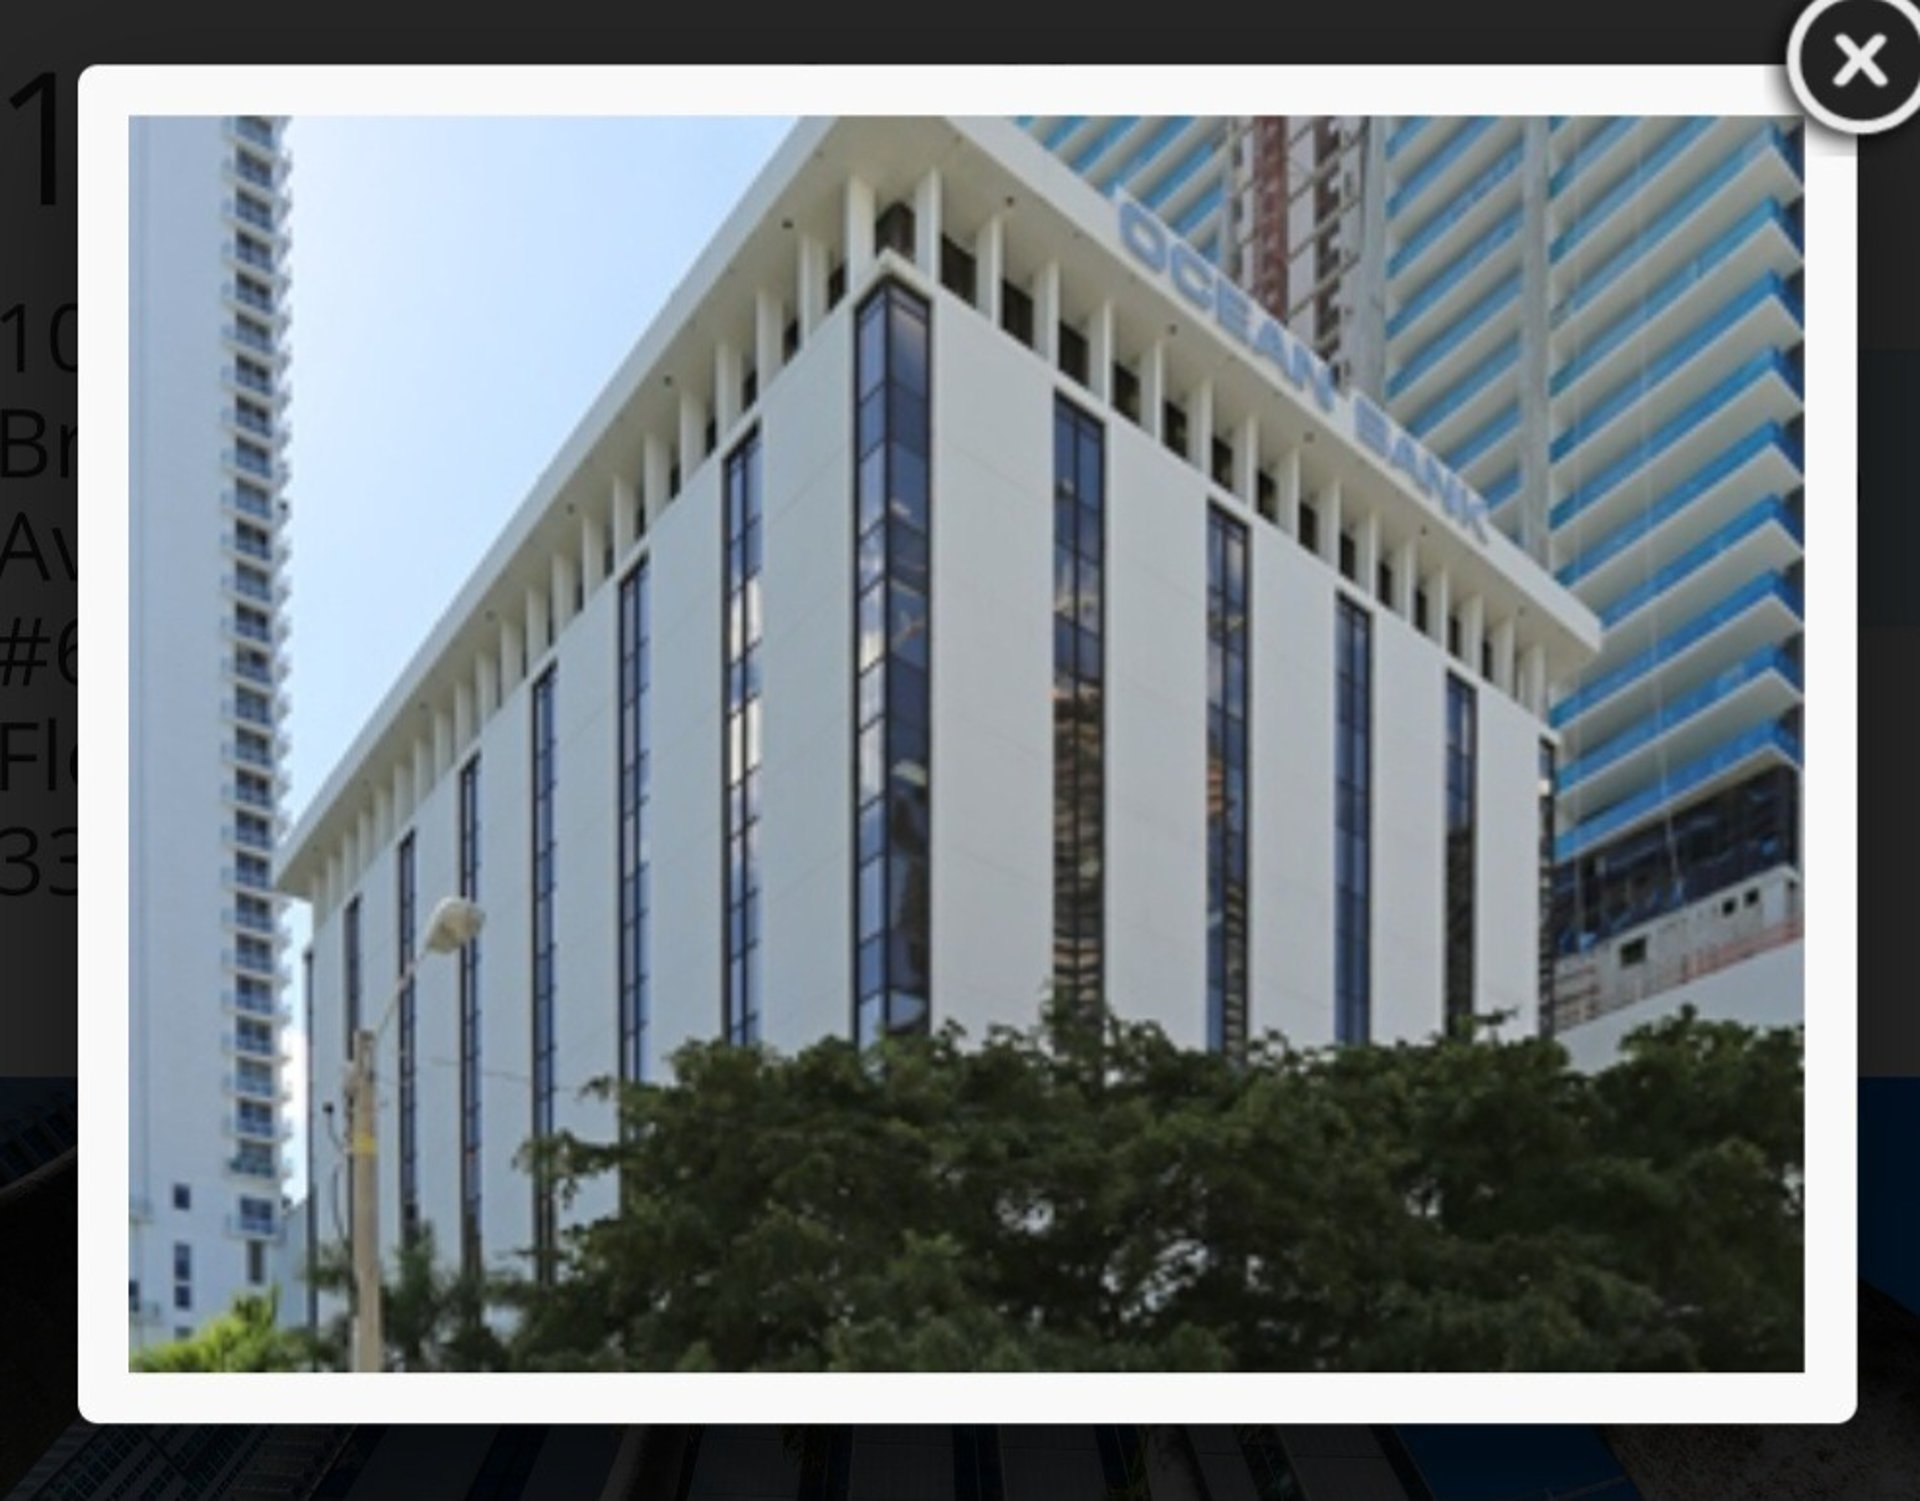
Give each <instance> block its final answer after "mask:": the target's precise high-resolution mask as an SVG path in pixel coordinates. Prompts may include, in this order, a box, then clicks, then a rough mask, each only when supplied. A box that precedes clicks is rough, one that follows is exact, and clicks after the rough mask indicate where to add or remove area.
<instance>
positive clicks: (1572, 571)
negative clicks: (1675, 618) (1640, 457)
mask: <svg viewBox="0 0 1920 1501" xmlns="http://www.w3.org/2000/svg"><path fill="white" fill-rule="evenodd" d="M1801 465H1802V456H1801V452H1800V445H1799V444H1798V443H1796V442H1795V441H1794V440H1793V438H1792V437H1791V436H1789V434H1788V432H1787V430H1786V427H1785V426H1784V425H1783V424H1781V423H1778V422H1765V423H1762V424H1760V425H1759V426H1758V427H1756V428H1754V429H1753V430H1752V431H1751V432H1749V433H1746V434H1744V435H1742V436H1741V437H1739V438H1737V439H1735V440H1734V442H1733V443H1731V444H1729V445H1728V446H1727V447H1726V448H1725V449H1723V450H1721V451H1720V452H1719V453H1717V454H1715V455H1714V456H1713V457H1712V458H1711V459H1709V460H1708V461H1707V462H1706V463H1705V464H1703V465H1702V466H1701V467H1700V468H1699V469H1698V470H1696V471H1695V472H1694V473H1693V474H1691V475H1689V476H1688V477H1687V478H1686V479H1685V480H1683V481H1682V482H1681V483H1680V484H1678V485H1676V486H1674V488H1673V489H1671V490H1669V491H1667V492H1666V494H1664V495H1662V496H1661V497H1660V498H1659V499H1658V500H1656V501H1654V502H1653V503H1652V504H1651V505H1650V506H1648V507H1647V508H1646V510H1644V511H1642V512H1641V513H1639V514H1638V515H1637V516H1634V517H1633V518H1632V519H1631V520H1629V521H1627V522H1625V523H1623V524H1622V525H1620V526H1619V527H1616V528H1615V529H1614V530H1613V531H1611V532H1608V533H1606V534H1604V535H1602V536H1600V537H1599V538H1597V539H1596V540H1593V541H1591V542H1588V543H1587V544H1586V546H1585V547H1584V548H1582V549H1581V550H1580V551H1578V552H1575V553H1574V554H1573V556H1572V557H1571V558H1569V560H1568V561H1567V562H1566V563H1565V564H1563V565H1562V566H1561V567H1560V569H1559V570H1558V572H1557V573H1556V575H1555V577H1557V578H1558V579H1559V581H1560V582H1561V583H1562V584H1565V585H1567V586H1568V587H1570V588H1573V589H1574V590H1575V592H1577V593H1578V594H1579V595H1580V597H1581V598H1582V599H1583V600H1586V601H1587V602H1588V603H1589V604H1591V603H1592V602H1594V601H1596V600H1606V599H1611V598H1614V597H1616V596H1618V595H1619V594H1620V593H1622V592H1623V591H1624V590H1626V589H1627V588H1629V587H1631V586H1632V584H1633V583H1634V582H1635V581H1636V580H1637V579H1638V578H1639V577H1640V575H1641V573H1642V571H1643V570H1644V567H1645V563H1646V559H1647V558H1648V557H1649V556H1656V557H1669V556H1672V555H1674V554H1676V553H1678V552H1681V551H1684V550H1685V549H1686V548H1689V547H1691V546H1692V545H1693V544H1694V543H1696V542H1698V541H1699V540H1701V539H1702V538H1704V537H1707V536H1709V535H1711V534H1712V533H1713V532H1714V531H1716V530H1717V529H1718V528H1719V527H1721V526H1724V525H1726V524H1727V523H1728V522H1729V521H1731V520H1732V519H1733V518H1734V517H1735V516H1737V515H1738V514H1739V513H1740V512H1741V511H1742V510H1743V509H1745V508H1746V507H1747V506H1748V505H1750V504H1751V503H1752V498H1753V497H1754V496H1763V497H1764V496H1779V495H1786V494H1789V493H1791V492H1792V491H1793V490H1795V489H1797V488H1798V487H1799V484H1800V473H1801ZM1555 540H1556V542H1557V543H1564V542H1565V540H1566V539H1560V538H1556V539H1555Z"/></svg>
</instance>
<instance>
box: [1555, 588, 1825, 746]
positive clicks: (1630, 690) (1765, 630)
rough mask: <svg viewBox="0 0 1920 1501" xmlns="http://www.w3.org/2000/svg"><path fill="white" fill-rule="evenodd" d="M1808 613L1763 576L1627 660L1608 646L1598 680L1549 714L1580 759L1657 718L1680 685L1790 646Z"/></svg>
mask: <svg viewBox="0 0 1920 1501" xmlns="http://www.w3.org/2000/svg"><path fill="white" fill-rule="evenodd" d="M1801 610H1802V606H1801V601H1800V593H1799V591H1798V590H1797V589H1795V588H1794V587H1793V585H1791V584H1790V583H1788V582H1787V580H1786V579H1784V578H1783V577H1781V576H1780V575H1779V574H1776V573H1764V574H1761V575H1760V576H1759V577H1757V578H1753V579H1749V580H1748V581H1747V582H1746V583H1745V584H1743V585H1741V586H1740V587H1739V588H1738V589H1736V590H1734V591H1733V592H1732V593H1731V594H1729V595H1727V596H1726V597H1725V598H1724V599H1722V600H1720V601H1719V602H1718V603H1717V604H1715V605H1713V606H1712V607H1711V608H1710V609H1707V610H1703V611H1702V612H1701V613H1700V614H1698V615H1696V616H1694V617H1693V618H1692V619H1691V620H1688V621H1687V622H1685V623H1684V624H1682V625H1680V626H1678V627H1674V628H1671V629H1669V630H1667V631H1666V632H1664V633H1662V634H1661V635H1659V636H1658V637H1657V638H1655V640H1654V641H1653V643H1652V644H1651V645H1650V646H1646V647H1644V648H1642V649H1640V650H1638V651H1635V652H1633V654H1632V655H1630V656H1628V657H1626V659H1625V660H1624V661H1623V660H1620V659H1619V658H1618V657H1617V656H1616V655H1615V654H1614V652H1613V651H1612V650H1610V648H1611V647H1612V644H1613V643H1612V642H1611V641H1610V640H1609V641H1607V642H1606V643H1605V645H1604V646H1603V650H1602V652H1601V656H1600V658H1599V659H1598V660H1597V662H1596V666H1595V669H1594V670H1593V672H1592V674H1591V675H1590V676H1589V677H1588V678H1587V680H1586V681H1585V682H1584V683H1582V684H1581V686H1580V687H1579V688H1577V689H1576V690H1575V691H1574V692H1572V693H1570V694H1568V695H1567V696H1566V697H1565V698H1563V699H1561V701H1560V702H1559V703H1558V704H1556V705H1554V707H1553V711H1552V713H1551V714H1550V715H1549V720H1550V722H1551V723H1552V725H1553V726H1554V728H1555V729H1557V730H1560V731H1561V733H1562V737H1563V740H1564V742H1565V750H1566V753H1567V754H1568V755H1569V756H1573V757H1578V756H1579V755H1581V754H1582V753H1583V752H1584V750H1585V749H1586V748H1587V747H1589V746H1594V745H1598V744H1600V743H1601V742H1602V741H1604V740H1607V739H1608V738H1610V737H1611V736H1613V735H1616V734H1618V733H1619V732H1620V731H1621V730H1623V729H1625V728H1626V727H1627V726H1628V725H1630V724H1632V723H1633V722H1634V721H1635V720H1638V719H1643V718H1645V717H1646V716H1647V715H1649V714H1652V713H1653V712H1655V711H1656V710H1657V709H1658V708H1659V706H1660V705H1661V703H1662V702H1664V701H1665V700H1667V699H1670V698H1672V697H1673V696H1674V695H1675V693H1677V692H1678V691H1680V685H1682V684H1685V683H1689V682H1699V681H1702V680H1704V679H1706V678H1708V677H1711V676H1712V675H1713V674H1714V673H1716V672H1718V671H1720V670H1721V669H1722V668H1725V667H1728V666H1731V665H1732V664H1733V663H1735V662H1737V661H1739V660H1740V659H1741V658H1743V657H1746V656H1748V655H1750V654H1752V653H1753V652H1756V651H1758V650H1760V648H1761V647H1763V646H1773V645H1777V644H1779V643H1781V642H1783V641H1785V640H1787V638H1788V637H1790V636H1792V635H1794V634H1795V633H1796V632H1797V631H1799V630H1800V628H1801Z"/></svg>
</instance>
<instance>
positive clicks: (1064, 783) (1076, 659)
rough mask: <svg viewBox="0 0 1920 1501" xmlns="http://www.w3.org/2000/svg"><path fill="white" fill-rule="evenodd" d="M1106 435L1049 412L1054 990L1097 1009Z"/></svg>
mask: <svg viewBox="0 0 1920 1501" xmlns="http://www.w3.org/2000/svg"><path fill="white" fill-rule="evenodd" d="M1105 440H1106V434H1105V431H1104V429H1103V428H1102V427H1101V425H1100V424H1099V423H1098V422H1096V421H1094V420H1093V418H1091V417H1089V416H1088V415H1087V414H1086V413H1085V412H1082V411H1081V410H1080V409H1079V408H1078V407H1076V406H1074V405H1073V404H1072V403H1071V402H1068V401H1066V400H1064V399H1063V398H1060V397H1055V398H1054V406H1053V990H1054V995H1055V996H1056V997H1057V998H1059V999H1061V1000H1063V1001H1065V1002H1067V1003H1068V1004H1070V1005H1074V1006H1078V1007H1081V1008H1085V1009H1091V1008H1092V1007H1096V1006H1099V1005H1101V1004H1102V1001H1103V996H1104V991H1105V986H1106V972H1105V957H1106V827H1105V807H1106V693H1105V691H1104V689H1105V679H1106V670H1105V634H1106V592H1105V588H1104V576H1105V571H1106V488H1107V486H1106V450H1105Z"/></svg>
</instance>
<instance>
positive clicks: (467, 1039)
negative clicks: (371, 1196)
mask: <svg viewBox="0 0 1920 1501" xmlns="http://www.w3.org/2000/svg"><path fill="white" fill-rule="evenodd" d="M459 811H460V847H459V851H458V854H459V862H460V895H461V896H463V897H465V898H466V899H467V900H468V901H470V902H477V901H479V899H480V758H479V757H478V756H475V757H473V758H472V759H471V760H470V761H468V762H467V764H466V765H465V766H463V767H461V769H460V810H459ZM460 1264H461V1267H462V1269H463V1270H465V1271H466V1272H467V1274H468V1275H470V1276H473V1275H478V1273H479V1271H480V940H479V939H478V938H477V937H476V938H471V939H469V940H467V942H466V943H465V944H463V945H462V946H461V949H460Z"/></svg>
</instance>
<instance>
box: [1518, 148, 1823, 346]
mask: <svg viewBox="0 0 1920 1501" xmlns="http://www.w3.org/2000/svg"><path fill="white" fill-rule="evenodd" d="M1746 123H1747V124H1749V125H1751V123H1752V122H1751V121H1748V122H1746ZM1799 196H1800V174H1799V168H1798V165H1797V163H1796V161H1795V159H1794V152H1793V148H1792V143H1791V141H1790V140H1789V139H1788V138H1787V136H1786V135H1785V134H1784V133H1783V132H1782V131H1780V130H1779V129H1778V128H1777V127H1775V126H1773V125H1770V124H1769V125H1763V126H1761V127H1760V128H1759V129H1758V130H1757V131H1755V132H1754V134H1753V135H1751V136H1750V137H1749V138H1748V139H1747V140H1746V141H1744V142H1743V143H1741V144H1740V145H1738V146H1736V147H1735V148H1734V149H1733V150H1732V151H1731V152H1729V153H1728V154H1727V156H1726V157H1725V158H1723V159H1722V160H1721V162H1720V163H1719V164H1718V165H1717V166H1715V167H1713V168H1711V169H1710V170H1708V171H1707V172H1706V173H1705V174H1704V175H1703V176H1702V177H1701V178H1700V179H1699V180H1698V181H1697V182H1695V183H1694V184H1693V186H1692V187H1690V188H1689V189H1688V190H1687V191H1686V192H1684V193H1683V194H1681V195H1680V197H1679V198H1678V199H1677V200H1675V201H1674V202H1673V203H1672V204H1670V205H1669V206H1668V207H1667V208H1666V209H1664V210H1662V211H1660V212H1659V213H1658V214H1656V215H1655V216H1654V218H1653V219H1652V221H1651V222H1649V223H1647V224H1646V225H1645V227H1644V228H1641V229H1639V230H1637V231H1636V232H1635V233H1634V234H1632V235H1631V236H1630V237H1629V238H1628V239H1627V240H1626V241H1625V242H1624V243H1623V244H1622V245H1621V246H1620V247H1619V248H1618V249H1617V250H1616V251H1614V252H1613V253H1612V254H1611V255H1609V256H1608V257H1607V258H1606V259H1605V260H1604V261H1602V262H1601V263H1599V264H1598V265H1595V266H1593V267H1592V269H1591V270H1589V271H1587V272H1585V273H1584V274H1583V275H1582V276H1581V277H1580V278H1579V279H1578V280H1577V282H1576V281H1574V280H1573V279H1571V277H1570V276H1569V275H1566V274H1563V270H1564V268H1561V267H1555V268H1554V270H1553V278H1552V279H1553V283H1554V285H1555V286H1556V287H1565V288H1567V289H1568V290H1567V291H1566V293H1565V295H1564V296H1563V297H1562V299H1561V301H1560V302H1559V303H1558V304H1557V305H1556V306H1555V307H1554V309H1553V311H1552V312H1551V314H1550V315H1549V322H1550V324H1551V325H1552V328H1553V330H1554V334H1555V338H1556V342H1558V341H1560V340H1561V339H1563V338H1564V339H1566V340H1569V341H1573V342H1576V343H1577V342H1579V341H1582V340H1584V339H1586V338H1587V337H1588V336H1589V333H1590V331H1591V330H1593V329H1598V328H1603V327H1605V326H1606V325H1607V324H1609V323H1611V322H1613V321H1614V320H1615V319H1616V318H1618V317H1619V316H1621V314H1622V313H1624V312H1626V311H1627V310H1628V308H1629V307H1630V306H1631V305H1632V304H1633V302H1634V301H1635V300H1636V299H1637V298H1639V297H1641V296H1644V295H1645V293H1646V291H1647V289H1648V288H1650V287H1654V286H1658V285H1659V284H1660V283H1661V282H1663V281H1665V280H1666V279H1667V278H1669V277H1671V276H1673V275H1674V274H1675V273H1676V272H1677V271H1679V270H1680V269H1681V268H1682V267H1683V266H1684V265H1686V263H1687V262H1689V261H1691V260H1693V259H1694V258H1695V257H1697V256H1699V255H1700V254H1701V253H1702V252H1703V251H1704V250H1705V249H1706V248H1707V247H1708V246H1709V245H1711V244H1712V243H1713V242H1714V241H1716V240H1717V239H1719V238H1720V237H1721V236H1723V235H1725V234H1726V233H1727V232H1728V231H1730V230H1731V229H1733V228H1734V227H1735V225H1736V224H1737V223H1738V222H1739V221H1740V220H1741V219H1742V217H1743V216H1745V215H1747V214H1750V213H1752V212H1753V210H1754V208H1755V206H1756V205H1757V204H1758V203H1760V202H1764V201H1766V200H1769V199H1771V200H1772V201H1774V202H1775V203H1778V204H1790V203H1793V202H1794V201H1795V200H1797V199H1798V198H1799ZM1792 238H1793V239H1794V242H1795V248H1796V249H1798V248H1799V234H1798V231H1797V230H1795V231H1794V233H1793V236H1792Z"/></svg>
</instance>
